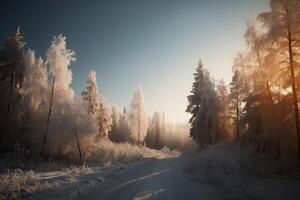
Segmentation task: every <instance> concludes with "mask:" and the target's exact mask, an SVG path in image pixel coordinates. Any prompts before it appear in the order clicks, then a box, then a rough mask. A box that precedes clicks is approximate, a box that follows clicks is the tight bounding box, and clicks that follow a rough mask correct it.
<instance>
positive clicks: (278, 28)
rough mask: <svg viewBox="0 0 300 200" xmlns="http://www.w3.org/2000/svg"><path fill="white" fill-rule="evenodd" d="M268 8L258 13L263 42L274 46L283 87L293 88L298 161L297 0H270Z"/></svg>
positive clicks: (299, 11)
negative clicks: (283, 80) (283, 78)
mask: <svg viewBox="0 0 300 200" xmlns="http://www.w3.org/2000/svg"><path fill="white" fill-rule="evenodd" d="M270 7H271V10H270V11H268V12H264V13H261V14H260V15H259V16H258V19H259V20H260V21H261V22H262V24H263V25H264V27H265V31H264V36H263V39H264V40H263V42H264V44H266V45H268V47H270V46H271V47H275V48H276V49H277V52H276V55H277V57H278V59H279V63H278V64H279V65H280V67H281V69H282V76H284V75H285V76H286V83H285V84H284V86H285V88H289V87H291V88H292V99H293V107H294V124H295V130H296V136H297V151H298V160H299V162H300V122H299V102H298V98H299V97H298V93H299V91H298V90H299V89H298V88H297V85H299V83H300V81H299V80H300V73H299V72H300V70H299V59H300V56H299V40H300V35H299V31H300V23H299V18H300V2H299V1H298V0H271V1H270ZM287 69H288V70H287Z"/></svg>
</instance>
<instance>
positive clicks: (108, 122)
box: [97, 96, 112, 139]
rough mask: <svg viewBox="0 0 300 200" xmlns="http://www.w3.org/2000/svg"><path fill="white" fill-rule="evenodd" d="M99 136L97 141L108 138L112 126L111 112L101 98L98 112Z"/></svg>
mask: <svg viewBox="0 0 300 200" xmlns="http://www.w3.org/2000/svg"><path fill="white" fill-rule="evenodd" d="M97 120H98V127H99V131H98V135H97V139H103V138H107V136H108V133H109V131H110V130H111V126H112V118H111V111H110V109H109V108H108V106H107V105H106V104H105V102H104V98H103V97H102V96H100V98H99V112H98V117H97Z"/></svg>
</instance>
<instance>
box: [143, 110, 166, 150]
mask: <svg viewBox="0 0 300 200" xmlns="http://www.w3.org/2000/svg"><path fill="white" fill-rule="evenodd" d="M161 135H162V121H161V116H160V114H159V113H158V112H155V113H154V114H153V117H152V119H151V120H150V123H149V127H148V131H147V136H146V138H145V142H146V145H147V146H148V147H150V148H156V149H160V148H161Z"/></svg>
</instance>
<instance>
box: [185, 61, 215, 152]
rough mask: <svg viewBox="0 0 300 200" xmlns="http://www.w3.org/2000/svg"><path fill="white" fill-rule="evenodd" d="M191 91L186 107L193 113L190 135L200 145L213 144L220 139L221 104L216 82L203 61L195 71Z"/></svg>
mask: <svg viewBox="0 0 300 200" xmlns="http://www.w3.org/2000/svg"><path fill="white" fill-rule="evenodd" d="M191 93H192V94H191V95H189V96H188V102H189V104H188V106H187V109H186V112H189V113H191V114H192V117H191V118H190V120H189V122H190V124H191V129H190V135H191V137H192V138H193V139H194V140H195V141H196V142H197V143H198V144H199V146H200V147H206V146H207V145H212V144H214V143H216V142H218V141H219V117H218V109H219V108H218V107H219V105H218V99H217V94H216V91H215V88H214V84H213V82H212V80H211V78H210V76H209V73H208V72H207V71H206V70H205V69H204V68H203V65H202V63H201V61H200V62H199V65H198V67H197V69H196V73H194V83H193V87H192V91H191Z"/></svg>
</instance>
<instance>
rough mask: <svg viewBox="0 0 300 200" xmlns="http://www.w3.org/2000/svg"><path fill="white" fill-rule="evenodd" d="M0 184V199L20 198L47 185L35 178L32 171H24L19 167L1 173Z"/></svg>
mask: <svg viewBox="0 0 300 200" xmlns="http://www.w3.org/2000/svg"><path fill="white" fill-rule="evenodd" d="M0 185H1V187H0V199H21V198H23V197H26V196H28V195H30V194H32V193H35V192H37V191H40V190H43V189H46V188H48V187H49V185H48V183H47V182H43V183H41V182H40V181H39V180H37V177H36V175H35V173H34V172H33V171H28V172H24V171H22V170H20V169H16V170H14V171H8V173H7V174H5V175H1V177H0Z"/></svg>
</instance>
